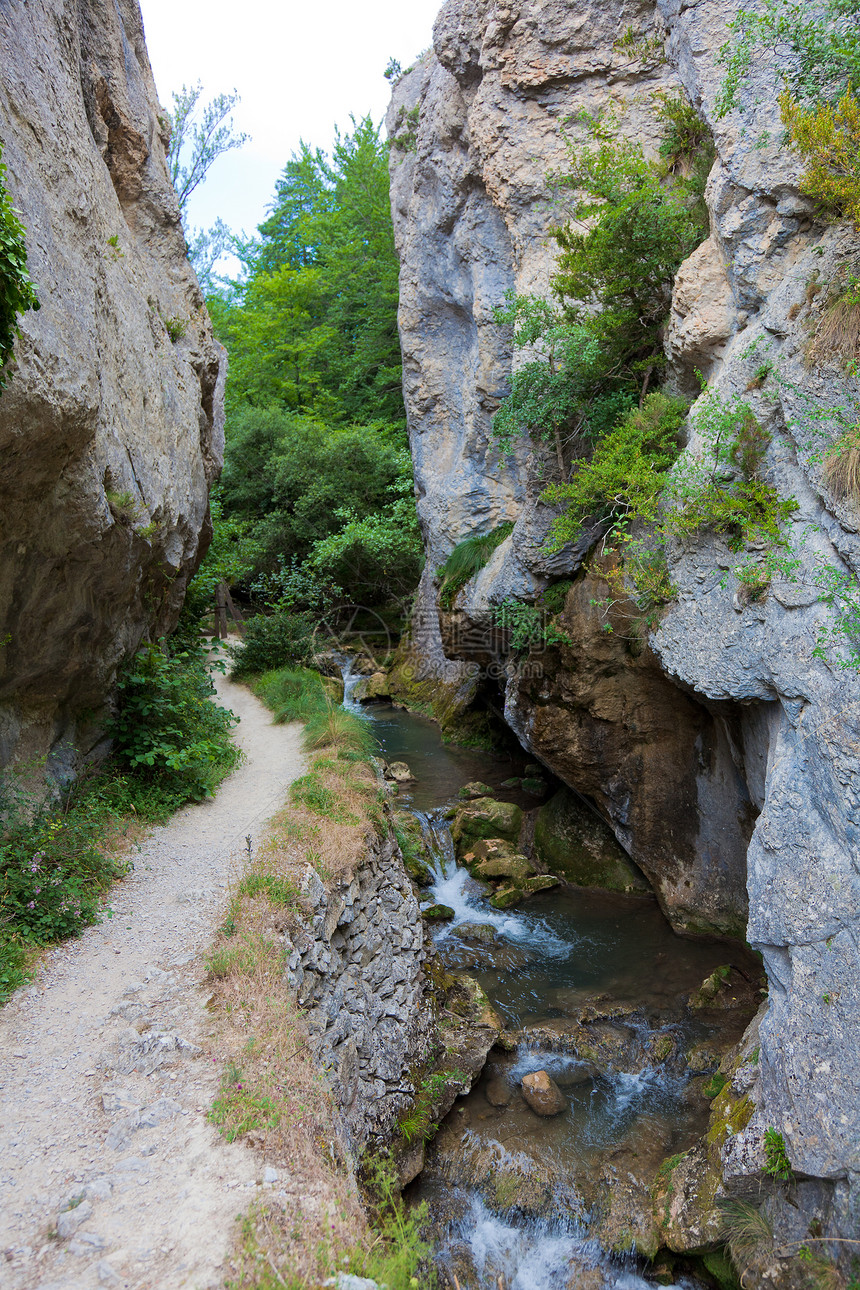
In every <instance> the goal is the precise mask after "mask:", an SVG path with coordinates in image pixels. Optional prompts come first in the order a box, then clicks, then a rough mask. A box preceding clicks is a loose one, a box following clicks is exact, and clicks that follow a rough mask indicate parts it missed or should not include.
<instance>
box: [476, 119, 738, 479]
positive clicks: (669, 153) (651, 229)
mask: <svg viewBox="0 0 860 1290" xmlns="http://www.w3.org/2000/svg"><path fill="white" fill-rule="evenodd" d="M658 105H659V113H660V115H661V117H662V119H663V122H664V125H665V127H666V129H665V136H664V140H663V156H662V159H661V160H659V161H652V160H650V159H648V158H646V156H645V154H644V153H643V151H642V148H641V146H640V145H639V144H636V143H633V142H631V141H629V140H625V139H621V138H618V137H617V135H616V132H615V129H614V126H612V125H610V124H607V123H606V122H602V121H599V120H598V121H596V122H592V131H593V137H594V144H593V146H588V145H583V146H578V145H575V144H573V143H572V142H569V143H568V150H569V165H568V167H567V169H566V171H565V172H564V173H563V174H562V175H560V176H556V178H555V183H556V186H557V188H558V189H559V190H560V191H564V193H565V195H566V197H567V201H568V205H569V204H570V198H569V196H568V194H569V193H573V194H574V197H573V210H572V218H570V219H568V220H567V221H566V222H565V223H563V224H562V225H561V226H560V227H559V228H558V229H556V230H555V232H554V233H553V236H554V238H555V240H556V241H557V242H558V244H559V246H560V248H561V251H560V255H559V258H558V270H557V272H556V274H555V275H554V277H553V280H552V286H553V291H554V294H555V296H556V297H557V299H558V303H557V304H554V303H551V302H549V301H546V300H541V299H539V298H537V297H532V296H522V297H517V296H515V295H513V294H512V293H508V294H507V296H506V298H505V304H504V305H502V306H499V307H498V308H497V309H496V310H495V313H494V317H495V320H496V322H498V323H501V324H505V325H509V326H511V327H512V328H513V334H512V339H513V345H514V348H515V349H528V350H529V355H528V358H527V361H526V362H525V363H523V364H521V365H520V366H519V367H517V368H516V369H515V371H514V373H513V376H512V378H511V394H510V397H509V398H508V399H507V400H505V401H504V402H503V403H502V405H501V407H500V408H499V410H498V412H497V413H496V415H495V417H494V420H493V430H494V434H495V435H496V436H497V437H498V439H499V441H500V443H501V446H502V449H503V451H508V452H509V451H510V449H511V442H512V439H513V437H514V435H516V434H518V433H528V434H530V435H532V436H533V437H536V438H539V439H543V440H545V441H547V442H549V443H551V444H553V446H554V448H555V455H556V462H557V466H558V474H559V478H560V480H561V481H564V480H565V478H566V475H567V469H566V460H567V458H568V457H569V456H570V455H571V454H573V455H577V454H579V455H582V452H583V451H584V449H585V448H586V447H587V446H588V443H589V441H590V442H592V443H593V442H594V441H596V440H599V439H600V438H602V437H603V435H604V434H606V433H607V432H608V431H610V430H611V429H612V427H613V426H615V425H616V424H617V423H618V421H619V420H621V419H622V418H623V417H624V415H625V414H626V413H627V412H628V411H629V410H630V408H631V406H633V405H634V404H635V403H639V402H642V401H643V400H644V398H645V395H646V394H647V392H648V389H649V387H650V386H651V384H652V382H654V380H655V376H657V375H658V374H659V372H660V371H661V369H662V367H663V364H664V361H665V360H664V356H663V349H662V329H663V325H664V322H665V319H666V317H667V315H668V312H669V305H670V301H671V293H672V283H673V280H674V276H675V273H676V271H677V269H678V266H679V265H680V264H681V262H682V260H684V259H685V258H686V257H687V256H688V255H689V254H690V252H691V251H692V250H693V249H694V248H695V247H696V246H697V245H698V244H699V242H700V241H701V240H702V238H703V237H705V236H706V235H707V216H706V211H705V208H704V204H703V201H702V194H703V192H704V183H705V179H706V176H707V172H708V170H709V168H710V165H711V163H712V161H713V155H714V154H713V143H712V141H711V138H710V133H709V131H708V129H707V126H706V125H705V123H704V122H703V121H702V120H701V118H700V117H699V116H698V115H697V114H696V112H695V111H694V109H693V108H692V106H691V105H690V104H689V103H688V102H687V100H686V99H684V98H682V97H681V96H677V95H676V96H671V95H662V96H660V97H659V99H658Z"/></svg>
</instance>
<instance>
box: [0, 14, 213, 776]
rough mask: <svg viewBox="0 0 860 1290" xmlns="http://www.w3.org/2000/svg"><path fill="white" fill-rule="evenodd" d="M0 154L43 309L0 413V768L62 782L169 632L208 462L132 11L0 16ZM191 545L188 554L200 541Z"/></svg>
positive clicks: (201, 342) (198, 318) (204, 350)
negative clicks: (34, 770) (136, 664)
mask: <svg viewBox="0 0 860 1290" xmlns="http://www.w3.org/2000/svg"><path fill="white" fill-rule="evenodd" d="M0 51H2V63H3V77H2V84H0V137H2V139H3V143H4V155H3V160H4V163H5V165H6V166H7V168H8V176H7V181H8V188H9V191H10V193H11V196H12V201H13V203H14V205H15V206H16V207H17V209H18V210H19V211H20V213H21V217H22V220H23V223H24V225H25V227H26V230H27V249H28V256H29V268H30V273H31V276H32V278H33V280H34V281H35V283H36V284H37V287H38V293H39V298H40V302H41V309H40V310H39V312H34V313H28V314H26V315H25V316H24V317H23V319H22V320H21V328H22V332H23V335H22V337H21V339H20V340H19V341H18V343H17V346H16V351H15V355H16V367H15V368H14V370H13V371H12V374H11V377H10V380H9V384H8V388H7V389H6V391H5V392H4V393H3V395H2V397H0V460H2V467H0V641H3V642H4V643H3V646H2V647H0V765H3V764H4V763H6V762H8V761H9V760H10V758H12V757H13V756H17V757H22V758H29V757H30V756H32V755H34V754H43V753H48V755H49V760H48V770H49V772H52V773H53V775H54V777H59V778H61V779H62V778H63V777H64V775H65V774H67V773H70V772H71V771H72V769H73V765H74V761H75V757H76V755H77V752H86V751H87V750H88V748H89V747H91V745H92V744H93V742H94V741H95V740H97V739H98V737H99V720H98V718H99V715H100V713H101V711H102V710H103V708H104V703H105V698H106V695H107V694H108V692H109V690H110V687H111V684H112V681H113V678H114V675H115V672H116V668H117V665H118V664H119V663H120V662H121V661H122V659H123V658H125V657H126V656H127V655H128V654H129V653H130V652H132V651H133V650H134V649H135V648H136V646H137V645H138V643H139V641H140V639H141V637H142V636H143V634H144V633H145V632H147V631H150V632H151V633H152V635H154V636H158V635H160V634H163V633H164V632H165V631H167V630H168V629H169V628H170V627H171V626H172V625H173V623H174V621H175V618H176V615H177V613H178V611H179V608H180V606H181V603H182V598H183V595H184V591H185V586H186V583H187V581H188V578H189V576H190V575H191V573H192V572H193V571H194V569H195V567H196V563H197V560H198V558H199V554H200V547H201V533H203V534H205V533H206V532H207V527H208V510H207V508H208V485H209V483H211V481H212V479H213V478H214V477H215V475H216V474H217V472H218V470H219V468H220V463H221V457H222V449H223V418H222V413H221V406H222V397H221V384H222V378H223V375H224V371H223V363H222V357H221V355H222V351H221V350H220V347H219V346H218V345H217V343H216V342H215V340H214V338H213V335H212V330H211V326H210V323H209V320H208V316H207V314H206V310H205V307H204V303H203V299H202V296H201V294H200V290H199V288H198V285H197V281H196V279H195V277H194V273H193V271H192V269H191V267H190V266H189V264H188V261H187V259H186V257H185V242H184V238H183V234H182V228H181V225H180V220H179V210H178V207H177V203H176V196H175V194H174V191H173V188H172V185H171V183H170V180H169V177H168V174H167V169H166V163H165V147H166V144H167V142H168V125H167V120H166V118H165V117H164V115H163V113H162V110H161V108H160V107H159V105H158V100H157V97H156V92H155V86H154V83H153V79H152V73H151V71H150V67H149V61H148V58H147V53H146V46H145V44H144V36H143V25H142V22H141V16H140V10H139V8H138V5H137V3H136V0H119V2H118V3H117V4H115V5H104V4H101V3H99V0H83V3H80V4H78V3H75V4H73V3H71V0H47V3H45V4H39V5H27V4H12V5H4V6H3V7H2V9H0ZM205 540H206V539H205V537H204V541H205Z"/></svg>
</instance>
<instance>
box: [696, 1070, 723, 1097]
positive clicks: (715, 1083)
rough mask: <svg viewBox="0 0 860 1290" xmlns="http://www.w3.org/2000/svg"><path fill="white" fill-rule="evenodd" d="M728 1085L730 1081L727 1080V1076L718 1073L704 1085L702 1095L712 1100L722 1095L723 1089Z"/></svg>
mask: <svg viewBox="0 0 860 1290" xmlns="http://www.w3.org/2000/svg"><path fill="white" fill-rule="evenodd" d="M726 1084H728V1080H727V1079H726V1077H725V1075H723V1074H722V1073H721V1072H720V1071H717V1072H716V1073H715V1074H714V1075H712V1076H711V1078H710V1079H709V1080H708V1082H707V1084H705V1085H704V1087H703V1088H702V1093H703V1094H704V1096H705V1097H708V1098H711V1099H713V1098H715V1097H719V1095H720V1093H722V1091H723V1089H724V1088H725V1087H726Z"/></svg>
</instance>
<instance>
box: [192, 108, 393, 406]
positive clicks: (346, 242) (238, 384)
mask: <svg viewBox="0 0 860 1290" xmlns="http://www.w3.org/2000/svg"><path fill="white" fill-rule="evenodd" d="M247 263H248V267H249V273H248V277H247V280H246V282H245V283H244V284H242V286H241V287H238V288H236V289H234V291H233V292H232V293H231V294H230V295H228V296H224V297H222V299H221V301H218V302H213V309H212V313H213V319H214V321H215V323H216V327H217V329H218V332H219V335H220V337H221V339H222V340H223V341H224V343H225V344H226V346H227V348H228V350H229V353H230V360H231V370H232V378H231V385H230V393H229V398H230V404H231V407H236V406H238V405H239V404H241V403H244V402H249V403H253V404H256V405H257V406H261V405H267V404H275V403H280V404H283V405H284V406H285V407H287V408H290V409H292V410H294V411H299V412H303V413H312V414H314V415H316V416H320V417H324V418H325V419H326V420H327V421H329V422H331V421H340V422H344V423H347V422H366V421H369V420H377V419H383V420H388V421H401V420H402V419H403V400H402V394H401V363H400V346H399V340H398V335H397V300H398V275H399V266H398V262H397V256H396V253H395V249H394V233H393V228H392V223H391V210H390V203H389V195H388V161H387V149H386V147H385V144H384V143H383V142H382V141H381V140H380V137H379V129H378V128H377V127H376V126H374V124H373V122H372V121H371V120H370V118H369V117H368V118H365V119H364V120H362V121H358V122H355V121H354V122H353V130H352V132H351V133H349V134H345V135H344V134H340V133H338V134H337V135H336V138H335V143H334V147H333V149H332V155H331V158H328V157H327V156H326V155H325V154H324V153H322V152H321V151H320V150H319V149H317V150H316V151H313V150H312V149H311V148H310V147H308V145H307V144H304V143H303V144H302V145H301V147H300V149H299V151H298V152H297V153H296V154H295V155H294V156H293V157H292V158H291V159H290V161H289V162H288V163H287V165H286V167H285V168H284V172H283V174H282V176H281V178H280V180H279V181H278V187H277V192H276V196H275V202H274V205H273V209H272V213H271V215H270V216H269V218H268V219H267V220H266V221H265V223H263V224H262V225H261V226H260V238H259V240H258V242H257V243H256V244H255V245H254V246H252V247H249V248H248V249H247Z"/></svg>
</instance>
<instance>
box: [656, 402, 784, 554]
mask: <svg viewBox="0 0 860 1290" xmlns="http://www.w3.org/2000/svg"><path fill="white" fill-rule="evenodd" d="M693 416H694V421H695V427H696V430H697V432H698V435H699V437H700V439H701V441H702V446H701V447H700V448H699V449H698V450H697V451H695V452H694V451H688V452H687V453H686V454H685V455H684V456H683V457H682V458H681V459H680V460H679V461H678V462H677V464H676V466H675V468H674V469H673V471H672V474H671V476H670V478H669V480H668V487H667V501H666V510H665V514H664V519H663V523H664V525H665V528H666V530H667V532H669V533H672V534H674V535H675V536H678V537H689V536H691V535H692V534H694V533H697V532H699V531H700V530H702V529H711V530H712V531H714V532H716V533H722V534H725V535H726V536H727V537H728V539H729V546H730V547H731V549H732V550H740V548H741V547H742V546H744V545H749V544H750V543H753V542H756V543H763V544H764V545H766V546H770V545H781V544H783V543H784V538H783V533H782V530H783V526H784V525H785V523H786V522H787V521H788V520H789V519H790V517H791V516H792V515H793V514H794V512H795V511H796V510H797V509H798V503H797V501H796V500H795V499H794V498H793V497H788V498H781V497H780V496H779V494H778V492H777V490H776V489H775V488H774V487H773V486H772V485H770V484H765V483H763V482H762V481H761V480H760V479H758V478H756V474H755V472H757V471H758V469H759V468H760V466H761V464H762V461H763V459H764V454H765V451H766V449H767V444H768V442H769V436H768V435H767V433H766V431H765V430H764V429H763V428H762V427H761V426H760V425H759V423H758V421H757V419H756V417H755V415H754V413H753V411H752V408H751V407H750V406H749V404H747V403H744V402H742V401H741V400H740V399H738V398H733V399H729V400H726V399H724V398H723V397H722V395H720V394H719V392H718V391H716V390H712V389H709V390H707V391H706V393H705V395H704V396H703V398H702V399H700V400H699V403H698V404H697V406H696V409H695V411H694V413H693ZM738 468H740V471H741V475H742V477H741V478H740V479H738V478H736V472H737V470H738Z"/></svg>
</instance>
